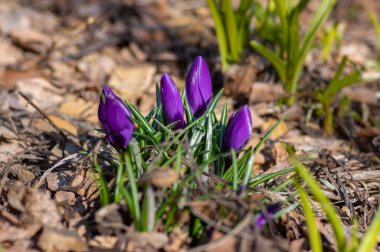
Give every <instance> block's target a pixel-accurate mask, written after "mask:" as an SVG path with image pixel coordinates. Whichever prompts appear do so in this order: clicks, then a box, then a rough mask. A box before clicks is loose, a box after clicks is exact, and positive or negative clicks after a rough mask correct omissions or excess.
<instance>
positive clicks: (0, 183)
mask: <svg viewBox="0 0 380 252" xmlns="http://www.w3.org/2000/svg"><path fill="white" fill-rule="evenodd" d="M10 170H11V161H10V158H8V160H7V162H6V163H5V164H4V173H3V177H2V178H1V181H0V199H1V195H2V194H3V189H4V185H5V182H6V181H7V179H8V174H9V172H10Z"/></svg>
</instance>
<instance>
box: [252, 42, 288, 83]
mask: <svg viewBox="0 0 380 252" xmlns="http://www.w3.org/2000/svg"><path fill="white" fill-rule="evenodd" d="M251 46H252V47H253V48H254V49H255V50H256V51H258V52H259V53H261V54H262V55H263V56H264V57H265V58H267V59H268V60H269V61H270V62H271V63H272V65H273V66H274V68H276V70H277V73H278V75H279V77H280V79H281V80H282V81H283V82H285V80H286V64H285V61H284V60H282V59H281V58H280V57H279V56H278V55H277V54H276V53H274V52H273V51H271V50H269V49H268V48H266V47H265V46H263V45H261V44H260V43H258V42H256V41H251Z"/></svg>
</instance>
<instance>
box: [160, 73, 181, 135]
mask: <svg viewBox="0 0 380 252" xmlns="http://www.w3.org/2000/svg"><path fill="white" fill-rule="evenodd" d="M160 93H161V102H162V108H163V110H164V112H165V115H166V117H167V119H168V121H169V122H170V123H172V122H177V124H176V125H175V126H174V127H173V128H174V129H175V130H176V129H182V128H183V127H185V119H184V112H183V104H182V99H181V95H180V93H179V91H178V88H177V86H176V85H175V83H174V81H173V80H172V78H170V76H169V74H166V73H165V74H163V75H162V77H161V86H160Z"/></svg>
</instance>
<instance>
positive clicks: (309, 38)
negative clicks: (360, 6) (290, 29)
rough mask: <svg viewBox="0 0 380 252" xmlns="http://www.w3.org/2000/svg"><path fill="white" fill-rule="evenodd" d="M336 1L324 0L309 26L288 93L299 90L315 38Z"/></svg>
mask: <svg viewBox="0 0 380 252" xmlns="http://www.w3.org/2000/svg"><path fill="white" fill-rule="evenodd" d="M335 3H336V0H322V1H321V2H320V4H319V7H318V10H317V12H316V13H315V14H314V17H313V19H312V21H311V23H310V25H309V28H308V30H307V31H306V33H305V37H304V39H303V41H302V46H301V49H300V51H299V54H298V57H297V61H296V62H295V64H294V69H292V71H293V73H294V74H293V78H292V79H291V80H290V85H289V89H288V91H291V92H293V93H294V92H295V91H296V88H297V82H298V80H299V78H300V75H301V71H302V67H303V64H304V62H305V59H306V56H307V54H308V53H309V51H310V49H311V47H312V46H313V43H314V39H315V36H316V35H317V32H318V30H319V29H320V27H321V26H322V25H323V24H324V22H325V21H326V19H327V18H328V16H329V15H330V13H331V11H332V9H333V7H334V5H335Z"/></svg>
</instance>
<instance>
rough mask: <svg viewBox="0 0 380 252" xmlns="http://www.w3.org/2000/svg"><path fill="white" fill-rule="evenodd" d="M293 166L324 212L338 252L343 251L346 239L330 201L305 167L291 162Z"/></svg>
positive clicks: (296, 162)
mask: <svg viewBox="0 0 380 252" xmlns="http://www.w3.org/2000/svg"><path fill="white" fill-rule="evenodd" d="M293 164H294V166H295V169H296V173H297V175H298V176H299V177H300V178H301V179H302V180H303V181H305V183H306V184H307V186H308V187H309V188H310V191H311V194H312V195H313V196H314V197H315V199H316V200H317V201H318V203H319V204H320V206H321V207H322V208H323V210H324V211H325V213H326V216H327V219H328V220H329V223H330V224H331V226H332V229H333V231H334V234H335V239H336V242H337V245H338V250H339V251H345V249H346V238H345V233H344V229H343V224H342V222H341V221H340V219H339V216H338V214H337V212H336V210H335V208H334V207H333V205H332V203H331V201H330V200H329V199H328V198H327V197H326V195H325V194H324V193H323V191H322V189H321V188H320V187H319V185H318V183H317V181H315V179H314V178H313V177H312V176H311V174H310V173H309V171H308V170H307V169H306V167H305V166H303V165H302V164H301V163H299V162H298V161H297V160H293Z"/></svg>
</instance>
